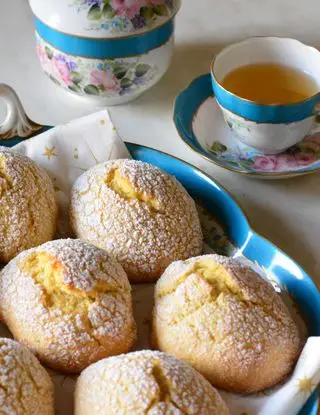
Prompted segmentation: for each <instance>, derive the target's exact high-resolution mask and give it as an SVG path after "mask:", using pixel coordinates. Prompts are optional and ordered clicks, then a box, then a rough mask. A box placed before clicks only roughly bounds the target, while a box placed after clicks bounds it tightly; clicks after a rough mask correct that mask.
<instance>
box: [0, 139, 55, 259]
mask: <svg viewBox="0 0 320 415" xmlns="http://www.w3.org/2000/svg"><path fill="white" fill-rule="evenodd" d="M56 220H57V206H56V202H55V198H54V189H53V185H52V182H51V180H50V178H49V176H48V174H47V173H46V172H45V170H43V169H42V168H41V167H39V166H37V165H36V164H35V163H34V162H33V161H32V160H31V159H29V158H28V157H25V156H23V155H21V154H18V153H14V152H13V151H12V150H9V149H7V148H5V147H0V262H8V261H10V259H12V258H13V257H15V256H16V255H17V254H18V253H19V252H21V251H23V250H24V249H28V248H31V247H33V246H37V245H40V244H42V243H44V242H46V241H48V240H51V239H52V238H53V236H54V233H55V229H56Z"/></svg>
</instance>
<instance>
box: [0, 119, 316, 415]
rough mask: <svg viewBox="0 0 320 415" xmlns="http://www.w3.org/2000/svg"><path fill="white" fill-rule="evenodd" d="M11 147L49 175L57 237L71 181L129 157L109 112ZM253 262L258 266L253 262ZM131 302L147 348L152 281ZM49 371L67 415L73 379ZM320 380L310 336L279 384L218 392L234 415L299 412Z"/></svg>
mask: <svg viewBox="0 0 320 415" xmlns="http://www.w3.org/2000/svg"><path fill="white" fill-rule="evenodd" d="M15 150H16V151H19V152H21V153H23V154H25V155H27V156H29V157H30V158H32V159H33V160H34V161H36V162H37V163H38V164H39V165H41V166H42V167H44V168H45V169H46V170H47V171H48V173H49V174H50V176H51V178H52V180H53V182H54V186H55V190H56V193H57V199H58V201H59V204H60V210H61V213H62V220H61V221H60V224H59V236H66V235H68V234H69V229H68V223H67V222H68V221H67V215H66V210H67V205H68V201H69V191H70V188H71V186H72V184H73V182H74V180H75V179H76V178H77V177H78V176H80V175H81V174H82V173H83V172H84V171H86V170H87V169H89V168H90V167H92V166H94V165H95V164H97V163H100V162H103V161H107V160H110V159H115V158H129V157H130V154H129V152H128V150H127V149H126V147H125V145H124V143H123V142H122V140H121V139H120V138H119V136H118V135H117V133H116V131H115V129H114V128H113V125H112V123H111V121H110V118H109V115H108V112H107V111H102V112H99V113H96V114H93V115H89V116H87V117H85V118H81V119H79V120H76V121H73V122H70V123H68V124H65V125H62V126H59V127H56V128H54V129H51V130H49V131H47V132H45V133H43V134H41V135H39V136H36V137H34V138H32V139H30V140H28V141H24V142H23V143H21V144H19V145H17V146H16V147H15ZM206 220H207V223H206V222H203V226H204V227H206V226H207V227H208V229H207V231H209V232H211V233H212V232H213V229H215V231H216V232H217V233H219V232H221V231H220V227H219V226H218V225H217V224H216V223H215V222H214V221H213V220H212V219H210V223H209V220H208V219H206ZM235 256H238V255H237V254H235ZM252 266H254V267H257V264H252ZM260 271H261V268H260ZM262 272H263V270H262ZM265 277H266V278H270V279H272V280H274V279H275V278H276V277H275V276H270V275H267V273H266V275H265ZM273 282H274V281H273ZM278 289H279V287H278ZM133 301H134V310H135V317H136V320H137V324H138V328H139V336H140V337H139V343H138V345H137V349H142V348H148V347H149V337H150V336H149V334H150V333H149V330H150V313H151V310H152V305H153V285H152V284H144V285H137V286H134V287H133ZM0 333H1V334H2V335H3V336H6V335H8V332H7V330H6V328H5V327H4V326H0ZM50 374H51V376H52V379H53V381H54V383H55V393H56V413H57V414H59V415H71V414H72V395H73V389H74V385H75V381H76V377H75V376H65V375H61V374H59V373H56V372H53V371H50ZM319 382H320V337H310V338H309V339H308V341H307V343H306V345H305V347H304V349H303V352H302V354H301V356H300V359H299V361H298V363H297V365H296V368H295V370H294V372H293V374H292V375H291V377H290V378H289V379H288V380H287V381H286V382H285V383H284V384H283V385H281V386H278V387H276V388H273V389H272V390H267V391H264V392H263V393H260V394H257V395H250V396H241V395H235V394H231V393H228V392H224V391H221V393H222V395H223V397H224V399H225V400H226V402H227V404H228V406H229V408H230V411H231V414H232V415H258V414H259V415H294V414H297V413H298V412H299V410H300V409H301V407H302V406H303V404H304V403H305V402H306V400H307V399H308V397H309V396H310V395H311V393H312V392H313V390H314V389H315V388H316V386H317V385H318V384H319Z"/></svg>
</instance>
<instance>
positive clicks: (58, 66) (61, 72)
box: [52, 56, 72, 85]
mask: <svg viewBox="0 0 320 415" xmlns="http://www.w3.org/2000/svg"><path fill="white" fill-rule="evenodd" d="M52 74H53V76H54V77H55V78H56V79H57V80H58V81H62V82H64V83H65V84H66V85H72V78H71V73H70V69H69V66H68V64H67V63H66V62H65V61H63V60H61V59H59V56H58V57H55V56H53V57H52Z"/></svg>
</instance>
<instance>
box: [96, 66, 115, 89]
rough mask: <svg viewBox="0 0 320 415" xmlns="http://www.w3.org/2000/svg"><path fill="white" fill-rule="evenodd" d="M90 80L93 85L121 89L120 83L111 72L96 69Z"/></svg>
mask: <svg viewBox="0 0 320 415" xmlns="http://www.w3.org/2000/svg"><path fill="white" fill-rule="evenodd" d="M90 81H91V83H92V84H93V85H96V86H101V85H102V86H103V87H104V88H105V89H106V90H112V91H119V89H120V83H119V81H118V79H117V78H116V77H115V76H114V75H113V74H112V73H110V72H107V71H100V70H99V69H95V70H93V71H92V72H91V74H90Z"/></svg>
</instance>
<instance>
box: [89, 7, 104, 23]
mask: <svg viewBox="0 0 320 415" xmlns="http://www.w3.org/2000/svg"><path fill="white" fill-rule="evenodd" d="M101 15H102V11H101V9H100V7H99V6H98V5H97V4H94V5H92V6H91V7H90V9H89V11H88V19H90V20H99V19H100V18H101Z"/></svg>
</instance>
